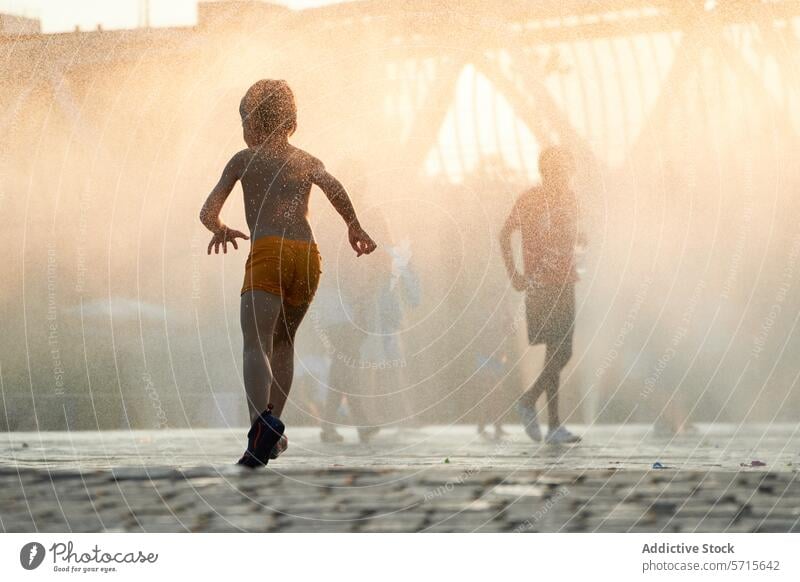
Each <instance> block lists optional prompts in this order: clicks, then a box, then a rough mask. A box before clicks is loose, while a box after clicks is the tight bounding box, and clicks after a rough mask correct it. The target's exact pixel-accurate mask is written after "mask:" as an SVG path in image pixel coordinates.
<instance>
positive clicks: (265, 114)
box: [239, 79, 297, 139]
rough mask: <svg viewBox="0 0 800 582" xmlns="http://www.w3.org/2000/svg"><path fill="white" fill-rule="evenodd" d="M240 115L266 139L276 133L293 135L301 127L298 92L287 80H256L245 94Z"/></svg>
mask: <svg viewBox="0 0 800 582" xmlns="http://www.w3.org/2000/svg"><path fill="white" fill-rule="evenodd" d="M239 114H240V115H241V116H242V121H243V122H245V123H249V124H250V127H251V128H252V129H253V130H256V131H258V132H259V133H260V134H261V135H262V136H263V139H266V138H268V137H270V136H272V135H273V134H274V133H275V132H286V134H287V135H292V134H293V133H294V132H295V130H296V129H297V107H296V105H295V103H294V93H292V90H291V89H290V88H289V84H288V83H287V82H286V81H284V80H276V79H262V80H260V81H257V82H256V83H254V84H253V85H252V86H251V87H250V88H249V89H248V90H247V93H245V95H244V97H242V101H241V103H240V104H239Z"/></svg>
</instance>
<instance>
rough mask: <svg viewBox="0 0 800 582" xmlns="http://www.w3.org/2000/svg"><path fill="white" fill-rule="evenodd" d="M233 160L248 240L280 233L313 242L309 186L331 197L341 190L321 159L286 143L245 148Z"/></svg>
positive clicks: (294, 238) (285, 236)
mask: <svg viewBox="0 0 800 582" xmlns="http://www.w3.org/2000/svg"><path fill="white" fill-rule="evenodd" d="M234 160H235V161H234V164H235V165H236V166H238V168H237V169H238V170H239V172H238V173H240V176H241V177H240V180H241V183H242V190H243V191H244V209H245V215H246V218H247V226H248V227H249V228H250V238H251V240H256V239H258V238H261V237H263V236H280V237H283V238H287V239H293V240H305V241H313V240H314V234H313V233H312V231H311V225H310V224H309V222H308V199H309V195H310V193H311V187H312V186H313V185H314V184H316V185H318V186H319V187H320V188H321V189H322V190H323V191H324V192H325V193H326V194H328V193H329V192H330V194H329V197H334V198H338V197H339V196H341V192H343V191H344V189H343V188H342V185H341V184H340V183H339V182H338V180H336V178H334V177H333V176H331V175H330V174H329V173H328V172H327V171H326V170H325V167H324V166H323V164H322V162H320V161H319V160H318V159H317V158H315V157H314V156H312V155H310V154H308V153H307V152H305V151H303V150H301V149H299V148H296V147H294V146H292V145H289V144H286V146H285V147H283V148H280V149H279V151H275V150H265V149H263V148H248V149H246V150H242V151H240V152H239V153H237V154H236V155H235V156H234ZM334 205H335V204H334Z"/></svg>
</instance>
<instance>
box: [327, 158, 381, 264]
mask: <svg viewBox="0 0 800 582" xmlns="http://www.w3.org/2000/svg"><path fill="white" fill-rule="evenodd" d="M311 164H312V168H311V181H312V182H313V183H314V184H316V185H317V186H319V187H320V189H321V190H322V191H323V192H324V193H325V196H327V197H328V200H330V203H331V204H332V205H333V207H334V208H335V209H336V212H338V213H339V215H340V216H341V217H342V218H343V219H344V221H345V223H346V224H347V235H348V238H349V240H350V246H351V247H353V250H354V251H355V252H356V254H357V256H359V257H360V256H361V255H368V254H370V253H371V252H372V251H374V250H375V249H376V248H378V245H376V244H375V241H373V240H372V239H371V238H370V236H369V235H368V234H367V232H366V231H365V230H364V229H363V228H361V224H360V223H359V222H358V217H356V211H355V209H354V208H353V203H352V202H350V197H349V196H348V195H347V191H346V190H345V189H344V186H342V183H341V182H339V180H337V179H336V178H334V177H333V176H332V175H331V174H330V173H329V172H328V171H327V170H326V169H325V166H324V165H323V163H322V162H321V161H319V160H318V159H316V158H312V159H311Z"/></svg>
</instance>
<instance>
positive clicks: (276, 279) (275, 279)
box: [242, 236, 322, 307]
mask: <svg viewBox="0 0 800 582" xmlns="http://www.w3.org/2000/svg"><path fill="white" fill-rule="evenodd" d="M321 264H322V259H321V257H320V254H319V250H318V249H317V245H316V244H314V243H313V242H310V241H302V240H292V239H286V238H283V237H280V236H264V237H261V238H259V239H256V240H255V241H253V244H252V245H251V247H250V254H249V255H248V257H247V262H246V263H245V267H244V283H243V284H242V294H244V293H246V292H247V291H252V290H254V289H258V290H261V291H266V292H267V293H272V294H273V295H279V296H280V297H281V298H282V299H283V301H284V302H285V303H286V304H288V305H291V306H292V307H301V306H304V305H308V304H309V303H311V300H312V299H313V298H314V293H316V291H317V287H318V286H319V277H320V274H321V273H322V270H321V268H320V266H321Z"/></svg>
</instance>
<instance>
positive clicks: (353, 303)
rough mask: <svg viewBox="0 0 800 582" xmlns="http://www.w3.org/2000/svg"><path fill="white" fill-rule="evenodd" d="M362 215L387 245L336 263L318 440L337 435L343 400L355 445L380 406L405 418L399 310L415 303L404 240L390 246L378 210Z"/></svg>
mask: <svg viewBox="0 0 800 582" xmlns="http://www.w3.org/2000/svg"><path fill="white" fill-rule="evenodd" d="M353 170H355V171H356V173H358V174H359V175H358V176H356V177H355V181H356V182H357V184H356V187H355V188H354V192H356V194H355V195H354V198H355V199H356V200H357V199H358V197H359V195H360V194H362V190H363V189H364V188H365V180H364V177H363V175H361V174H360V172H359V168H358V167H355V168H353ZM369 212H370V214H371V215H372V216H370V223H371V224H374V228H375V229H376V230H377V232H379V233H380V235H379V236H383V237H385V238H384V239H382V240H385V241H386V245H385V246H382V250H381V251H380V252H377V253H373V254H372V255H371V256H370V257H369V261H367V262H360V261H353V260H351V258H350V257H347V258H345V259H344V260H343V261H341V262H339V264H338V269H337V276H336V277H335V281H334V282H333V285H334V286H335V290H334V291H335V297H336V300H337V301H338V305H334V303H336V301H328V304H329V305H330V309H326V310H325V311H326V313H325V314H324V317H325V318H326V320H329V321H332V324H330V325H329V326H328V327H327V328H326V330H325V331H326V334H327V336H328V340H329V347H328V349H329V353H330V356H331V365H330V371H329V375H328V378H329V389H328V392H327V396H326V399H325V407H324V409H325V410H324V414H323V421H322V423H321V424H322V427H321V428H322V430H321V432H320V439H321V440H322V441H323V442H341V441H342V440H344V437H343V436H342V435H341V434H340V433H339V432H338V431H337V430H336V426H337V424H338V421H339V419H340V416H341V415H340V412H344V410H343V407H342V404H343V402H344V401H345V400H346V401H347V409H346V410H347V412H348V413H349V417H350V418H349V420H350V423H351V424H352V425H354V426H356V428H357V430H358V435H359V440H360V441H361V442H369V440H370V439H371V438H372V437H374V436H375V435H376V434H377V433H378V432H379V431H380V425H381V424H384V417H385V416H387V414H386V412H384V410H386V409H389V410H390V415H389V416H390V418H393V419H394V418H397V417H399V418H400V419H408V418H410V417H411V416H412V412H411V410H412V409H411V406H410V403H409V402H408V399H407V398H406V397H405V394H404V392H403V387H404V386H405V385H407V382H405V374H404V371H405V367H406V365H407V362H406V360H405V355H404V350H403V346H402V343H401V341H400V338H399V336H398V332H399V330H400V329H401V326H402V322H403V317H404V313H405V310H406V309H407V308H408V307H416V306H417V305H418V304H419V301H420V297H419V295H420V291H419V280H418V277H417V275H416V272H415V271H414V269H413V267H412V265H411V258H412V250H411V245H410V241H409V240H408V239H405V240H403V241H401V242H400V243H399V244H395V243H394V241H392V238H391V234H390V230H389V225H388V222H387V220H386V217H385V215H384V214H383V212H382V211H381V210H380V208H373V209H371V210H370V211H369ZM330 291H331V290H328V292H329V293H330ZM387 393H389V394H387Z"/></svg>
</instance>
